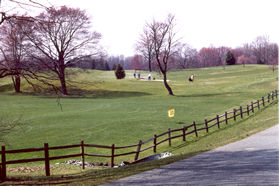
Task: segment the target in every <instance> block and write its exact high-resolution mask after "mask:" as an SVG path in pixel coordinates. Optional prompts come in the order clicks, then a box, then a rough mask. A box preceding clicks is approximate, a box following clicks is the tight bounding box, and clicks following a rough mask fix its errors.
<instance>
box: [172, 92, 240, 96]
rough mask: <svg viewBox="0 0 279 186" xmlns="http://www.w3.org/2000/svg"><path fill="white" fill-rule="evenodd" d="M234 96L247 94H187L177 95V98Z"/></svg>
mask: <svg viewBox="0 0 279 186" xmlns="http://www.w3.org/2000/svg"><path fill="white" fill-rule="evenodd" d="M233 94H237V95H240V94H245V92H221V93H204V94H188V95H187V94H186V95H176V97H214V96H231V95H233Z"/></svg>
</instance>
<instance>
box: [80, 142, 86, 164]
mask: <svg viewBox="0 0 279 186" xmlns="http://www.w3.org/2000/svg"><path fill="white" fill-rule="evenodd" d="M80 148H81V163H82V169H85V164H84V141H81V142H80Z"/></svg>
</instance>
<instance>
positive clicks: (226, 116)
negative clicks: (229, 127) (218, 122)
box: [225, 111, 228, 124]
mask: <svg viewBox="0 0 279 186" xmlns="http://www.w3.org/2000/svg"><path fill="white" fill-rule="evenodd" d="M225 119H226V124H228V112H227V111H226V112H225Z"/></svg>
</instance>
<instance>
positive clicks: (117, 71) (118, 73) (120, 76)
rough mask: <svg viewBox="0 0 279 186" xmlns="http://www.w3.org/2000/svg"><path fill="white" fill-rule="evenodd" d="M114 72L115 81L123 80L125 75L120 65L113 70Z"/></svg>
mask: <svg viewBox="0 0 279 186" xmlns="http://www.w3.org/2000/svg"><path fill="white" fill-rule="evenodd" d="M114 72H115V76H116V78H117V79H123V78H125V75H126V74H125V71H124V69H123V67H122V66H121V65H120V64H118V65H117V66H116V69H115V71H114Z"/></svg>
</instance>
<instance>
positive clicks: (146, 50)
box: [136, 28, 155, 72]
mask: <svg viewBox="0 0 279 186" xmlns="http://www.w3.org/2000/svg"><path fill="white" fill-rule="evenodd" d="M153 44H154V43H153V42H152V39H151V36H150V32H149V31H148V30H147V29H146V28H145V29H144V30H143V34H141V35H140V40H139V41H138V42H137V46H136V50H137V51H138V52H139V53H140V54H141V55H142V56H143V57H144V59H145V61H146V62H147V63H148V69H149V72H151V71H152V62H153V60H154V57H155V54H154V50H153V48H154V46H153Z"/></svg>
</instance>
